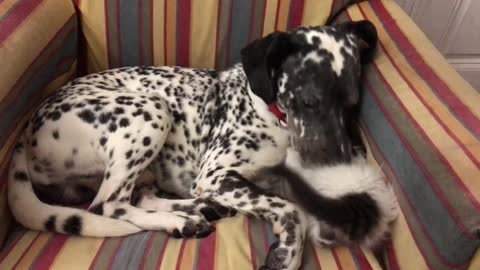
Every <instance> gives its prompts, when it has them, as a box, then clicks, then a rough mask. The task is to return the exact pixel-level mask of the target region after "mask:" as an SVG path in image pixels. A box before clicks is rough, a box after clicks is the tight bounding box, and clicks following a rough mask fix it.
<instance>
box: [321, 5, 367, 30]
mask: <svg viewBox="0 0 480 270" xmlns="http://www.w3.org/2000/svg"><path fill="white" fill-rule="evenodd" d="M366 1H368V0H351V1H348V2H347V3H346V4H345V5H344V6H343V7H341V8H340V9H339V10H337V12H335V13H334V14H332V15H330V17H328V19H327V21H326V22H325V25H326V26H331V25H332V23H334V22H335V21H336V20H337V18H338V16H340V15H341V14H342V13H343V12H344V11H345V10H347V9H348V8H349V7H350V6H352V5H355V4H358V3H361V2H366Z"/></svg>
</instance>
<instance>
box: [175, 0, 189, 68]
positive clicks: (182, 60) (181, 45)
mask: <svg viewBox="0 0 480 270" xmlns="http://www.w3.org/2000/svg"><path fill="white" fill-rule="evenodd" d="M177 7H180V8H178V10H177V12H178V13H177V14H178V17H179V18H177V21H178V28H177V29H178V30H179V31H177V38H178V44H177V47H178V52H177V64H178V65H180V66H185V67H187V66H188V65H189V63H190V23H191V21H190V17H191V16H190V14H191V10H192V3H191V1H190V0H178V6H177Z"/></svg>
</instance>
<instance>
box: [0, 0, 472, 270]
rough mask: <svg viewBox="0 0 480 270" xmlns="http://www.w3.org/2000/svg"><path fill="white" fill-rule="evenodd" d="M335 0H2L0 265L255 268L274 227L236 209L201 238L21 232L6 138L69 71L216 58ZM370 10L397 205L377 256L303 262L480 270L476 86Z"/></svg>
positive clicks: (313, 16)
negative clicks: (12, 204)
mask: <svg viewBox="0 0 480 270" xmlns="http://www.w3.org/2000/svg"><path fill="white" fill-rule="evenodd" d="M343 2H344V1H342V0H138V1H133V0H104V1H100V0H76V1H69V0H0V59H1V61H2V66H1V68H0V269H2V270H3V269H50V268H51V269H88V268H91V269H106V268H113V269H139V268H141V269H200V270H210V269H216V270H224V269H234V270H235V269H255V268H256V267H258V266H259V265H260V264H261V262H262V261H263V260H264V258H265V256H266V253H267V248H268V246H269V245H270V244H271V243H272V241H273V239H274V237H273V235H272V232H271V229H270V227H269V226H267V225H266V224H264V223H263V222H261V221H259V220H254V219H249V218H247V217H245V216H242V215H237V216H236V217H235V218H230V219H225V220H222V221H220V222H218V223H217V224H216V226H217V231H216V232H215V233H214V234H212V235H210V236H209V237H207V238H205V239H201V240H177V239H172V238H169V237H168V236H167V235H166V234H164V233H162V232H144V233H139V234H136V235H132V236H129V237H123V238H105V239H102V238H79V237H70V236H65V235H55V234H51V233H39V232H34V231H28V230H25V229H23V228H21V227H20V226H19V225H16V224H15V223H14V221H13V220H12V218H11V217H10V215H9V213H8V207H7V203H6V196H5V194H6V185H5V184H6V182H7V181H6V172H7V168H8V163H9V156H10V153H11V150H12V146H13V144H14V141H15V139H16V136H17V135H18V132H19V130H20V129H21V127H22V123H23V122H24V121H25V119H26V117H27V116H28V115H29V112H30V111H31V108H32V107H34V106H35V105H36V104H38V103H39V102H40V101H41V100H42V98H43V97H45V96H46V95H47V94H49V93H51V92H52V91H55V89H57V88H58V87H59V86H60V85H62V84H63V83H65V82H66V81H67V80H70V79H72V78H74V77H76V76H79V75H81V74H85V73H91V72H95V71H100V70H104V69H107V68H113V67H120V66H128V65H180V66H192V67H210V68H211V67H215V68H219V69H221V68H224V67H227V66H230V65H232V64H234V63H236V62H238V61H239V51H240V49H241V48H242V47H243V46H245V45H246V44H247V43H248V42H250V41H252V40H254V39H256V38H258V37H261V36H264V35H266V34H268V33H270V32H272V31H274V30H287V29H290V28H294V27H296V26H299V25H319V24H322V23H323V22H324V21H325V19H326V18H327V17H328V15H329V14H330V13H331V12H332V10H336V9H337V8H338V7H339V6H340V5H341V4H342V3H343ZM361 19H369V20H371V21H372V22H373V23H374V24H375V25H376V27H377V30H378V32H379V46H378V53H377V55H376V58H375V61H374V63H373V64H372V65H371V66H370V67H369V70H368V73H367V76H366V81H365V84H364V88H365V96H364V97H363V101H362V102H363V106H362V114H361V115H362V123H361V128H362V131H363V135H364V139H365V141H366V142H367V143H368V146H369V147H368V155H369V160H370V162H372V163H376V164H378V165H379V166H380V167H381V168H382V169H383V171H384V172H385V174H386V175H387V177H388V179H389V180H390V181H391V182H392V183H393V185H394V187H395V190H396V193H397V196H398V198H399V202H400V205H401V214H400V217H399V218H398V220H397V222H396V223H395V224H394V229H393V237H392V240H391V241H390V242H389V243H388V245H387V248H386V250H385V251H384V253H383V254H382V255H381V256H377V257H375V256H373V255H372V254H371V253H370V251H368V250H365V249H362V248H358V247H339V248H335V249H320V248H317V247H314V246H312V245H311V244H310V243H308V244H307V246H306V248H305V254H304V262H303V266H302V269H305V270H310V269H327V270H333V269H382V268H383V269H392V270H396V269H405V270H413V269H419V270H421V269H435V270H441V269H471V270H474V269H480V252H478V251H477V248H478V246H479V243H480V143H479V138H480V92H479V90H480V89H479V90H477V91H476V90H475V89H473V88H472V87H471V86H470V85H469V84H468V83H466V82H465V81H464V80H463V79H462V78H461V77H460V76H459V75H458V74H457V73H456V72H455V70H454V69H452V68H451V67H450V66H449V65H448V63H447V62H446V61H445V59H444V58H443V57H442V56H441V54H440V53H439V52H438V51H437V50H436V49H435V48H434V46H433V45H432V44H431V43H430V41H429V40H428V39H427V38H426V37H425V35H424V34H423V33H422V32H421V31H420V30H419V29H418V28H417V27H416V25H415V24H414V23H413V22H412V21H411V20H410V19H409V17H408V16H407V15H406V14H405V13H404V12H402V10H401V9H400V8H399V7H398V6H397V5H396V4H395V2H394V1H393V0H371V1H370V2H369V3H362V4H360V5H357V6H354V7H352V8H350V9H349V10H348V12H347V13H346V14H345V15H344V16H343V18H342V20H361Z"/></svg>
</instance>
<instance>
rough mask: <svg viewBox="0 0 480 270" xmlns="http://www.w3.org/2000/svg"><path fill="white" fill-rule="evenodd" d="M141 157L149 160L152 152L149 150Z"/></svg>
mask: <svg viewBox="0 0 480 270" xmlns="http://www.w3.org/2000/svg"><path fill="white" fill-rule="evenodd" d="M143 156H144V157H145V158H151V157H152V156H153V151H152V150H151V149H150V150H148V151H146V152H145V154H144V155H143Z"/></svg>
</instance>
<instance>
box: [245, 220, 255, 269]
mask: <svg viewBox="0 0 480 270" xmlns="http://www.w3.org/2000/svg"><path fill="white" fill-rule="evenodd" d="M245 222H246V223H247V228H248V242H249V243H250V257H251V258H252V268H253V270H256V269H257V256H256V252H255V247H254V242H253V237H252V224H251V222H250V218H246V219H245Z"/></svg>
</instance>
